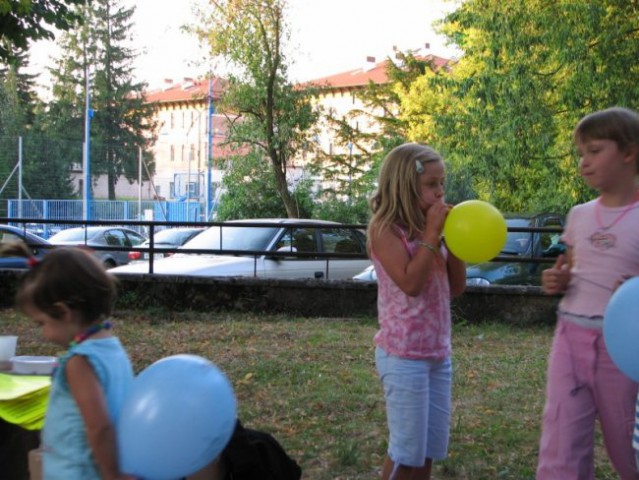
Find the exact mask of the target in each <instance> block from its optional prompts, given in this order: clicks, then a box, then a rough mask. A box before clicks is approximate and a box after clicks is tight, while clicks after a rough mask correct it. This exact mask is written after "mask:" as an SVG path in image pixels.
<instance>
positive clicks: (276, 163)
mask: <svg viewBox="0 0 639 480" xmlns="http://www.w3.org/2000/svg"><path fill="white" fill-rule="evenodd" d="M271 164H272V166H273V171H274V173H275V180H276V182H277V191H278V193H279V195H280V198H281V199H282V202H284V208H285V209H286V214H287V216H288V218H299V217H300V212H299V209H298V208H297V204H296V203H295V200H294V199H293V198H292V197H291V193H290V192H289V191H288V184H287V183H286V168H282V166H283V164H282V163H280V160H279V159H276V158H272V157H271Z"/></svg>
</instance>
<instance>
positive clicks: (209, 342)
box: [0, 310, 616, 480]
mask: <svg viewBox="0 0 639 480" xmlns="http://www.w3.org/2000/svg"><path fill="white" fill-rule="evenodd" d="M113 321H114V322H113V323H114V326H115V333H116V334H117V335H118V336H119V337H120V338H121V340H122V341H123V343H124V344H125V346H126V347H127V349H128V352H129V355H130V356H131V359H132V361H133V362H134V365H135V368H136V369H137V370H141V369H143V368H145V367H146V366H148V365H150V364H151V363H153V362H154V361H156V360H159V359H160V358H163V357H166V356H169V355H174V354H178V353H192V354H196V355H201V356H203V357H206V358H208V359H210V360H211V361H213V362H214V363H215V364H217V365H218V366H219V367H220V368H221V369H222V370H224V371H225V372H226V374H227V375H228V376H229V378H230V380H231V382H232V383H233V385H234V388H235V392H236V395H237V398H238V405H239V412H240V418H241V419H242V421H243V423H244V424H245V426H247V427H251V428H257V429H261V430H266V431H268V432H270V433H272V434H274V436H275V437H276V438H277V439H278V440H279V441H280V442H281V443H282V445H283V446H284V447H285V449H286V450H287V451H288V452H289V453H290V454H291V456H293V457H294V458H295V459H296V460H297V461H298V463H299V464H300V465H301V466H302V469H303V471H304V474H303V478H304V479H305V480H329V479H330V480H337V479H340V480H346V479H352V480H355V479H358V480H359V479H361V480H364V479H366V480H370V479H374V478H377V477H378V474H379V473H378V472H379V467H380V465H381V463H382V458H383V456H384V454H385V449H386V421H385V414H384V403H383V394H382V390H381V386H380V384H379V381H378V378H377V375H376V372H375V368H374V362H373V343H372V337H373V335H374V333H375V331H376V320H375V319H373V318H359V319H352V318H349V319H327V318H314V319H307V318H289V317H286V316H269V315H259V316H258V315H252V314H246V313H242V314H228V313H215V314H209V315H204V314H195V313H188V312H187V313H176V312H173V313H172V312H166V311H146V312H127V313H123V312H120V313H118V314H117V315H116V316H115V317H114V319H113ZM0 331H1V332H3V333H11V334H17V335H19V339H18V354H20V355H55V354H58V353H60V352H59V349H58V348H57V347H56V346H54V345H50V344H46V343H43V342H42V340H41V336H40V332H39V330H38V329H37V328H36V327H35V326H34V325H33V324H32V323H31V322H30V321H28V320H26V319H25V318H23V317H21V316H20V315H18V314H16V313H15V312H13V311H12V310H3V311H0ZM551 337H552V328H551V327H549V326H543V327H535V328H525V327H512V326H507V325H503V324H481V325H471V324H467V323H463V322H458V323H457V324H456V325H455V328H454V333H453V348H454V360H453V361H454V367H455V374H454V391H453V396H454V413H453V425H452V437H451V444H450V452H449V454H450V455H449V458H448V459H447V460H446V461H443V462H438V463H436V468H435V470H434V475H433V477H434V478H435V479H438V480H445V479H472V480H482V479H486V480H488V479H490V480H494V479H513V480H525V479H533V478H534V468H535V464H536V456H537V442H538V437H539V424H540V418H541V410H542V407H543V402H544V383H545V369H546V357H547V354H548V349H549V346H550V341H551ZM596 457H597V472H596V478H597V479H599V480H605V479H613V478H616V475H615V474H613V472H612V469H611V468H610V466H609V463H608V461H607V459H606V456H605V453H604V451H603V449H602V447H601V440H600V435H597V452H596Z"/></svg>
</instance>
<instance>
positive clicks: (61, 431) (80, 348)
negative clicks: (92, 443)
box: [42, 337, 134, 480]
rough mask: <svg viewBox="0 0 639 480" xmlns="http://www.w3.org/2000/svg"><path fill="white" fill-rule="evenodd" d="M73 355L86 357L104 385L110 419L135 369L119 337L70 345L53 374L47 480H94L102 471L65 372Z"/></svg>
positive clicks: (44, 442) (45, 461) (46, 427)
mask: <svg viewBox="0 0 639 480" xmlns="http://www.w3.org/2000/svg"><path fill="white" fill-rule="evenodd" d="M74 355H82V356H84V357H85V358H86V359H87V360H88V361H89V363H90V364H91V366H92V367H93V370H94V372H95V374H96V377H97V378H98V381H99V382H100V384H101V385H102V388H103V391H104V395H105V400H106V404H107V407H108V411H109V414H110V416H111V422H112V423H113V424H114V425H116V424H117V421H118V414H119V412H120V409H121V407H122V404H123V403H124V399H125V398H126V395H127V394H128V392H129V389H130V387H131V384H132V382H133V377H134V375H133V368H132V367H131V362H130V361H129V357H128V356H127V354H126V352H125V350H124V348H123V347H122V344H121V343H120V340H118V339H117V338H116V337H109V338H100V339H94V340H91V339H88V340H85V341H84V342H82V343H80V344H78V345H75V346H74V347H71V348H70V349H69V351H68V352H67V353H66V354H65V355H64V356H63V357H62V358H60V360H59V366H58V368H57V369H56V371H55V372H54V374H53V379H52V382H51V393H50V396H49V404H48V407H47V413H46V416H45V421H44V429H43V431H42V450H43V457H42V459H43V473H44V478H45V479H46V480H58V479H59V480H91V479H99V478H100V474H99V472H98V470H97V465H96V463H95V461H94V459H93V456H92V454H91V448H90V447H89V444H88V441H87V436H86V429H85V426H84V421H83V419H82V415H81V414H80V410H79V409H78V406H77V404H76V403H75V400H74V398H73V396H72V395H71V391H70V390H69V384H68V382H67V378H66V375H65V373H64V371H65V366H66V363H67V362H68V361H69V359H70V358H71V357H73V356H74Z"/></svg>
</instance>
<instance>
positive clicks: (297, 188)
mask: <svg viewBox="0 0 639 480" xmlns="http://www.w3.org/2000/svg"><path fill="white" fill-rule="evenodd" d="M222 188H223V191H224V193H223V194H222V197H221V199H220V207H219V209H218V211H217V215H218V218H217V219H218V220H220V221H224V220H234V219H240V218H280V217H285V216H286V210H285V208H284V205H283V203H282V201H281V199H280V198H279V197H278V196H277V193H276V192H277V189H276V185H275V177H274V176H273V173H272V170H271V168H270V165H269V163H268V162H265V161H264V157H263V155H262V153H261V151H260V150H258V149H256V150H253V151H252V152H249V153H247V154H246V155H243V156H235V157H234V158H233V159H232V161H231V162H230V166H229V167H228V168H227V171H226V173H225V175H224V178H223V179H222ZM288 188H289V190H290V191H291V197H292V199H293V201H294V202H295V204H296V210H297V211H298V212H300V217H306V218H310V217H311V216H312V209H313V203H312V201H311V195H310V182H308V181H304V180H302V181H300V182H297V183H296V184H294V185H293V184H292V185H289V187H288Z"/></svg>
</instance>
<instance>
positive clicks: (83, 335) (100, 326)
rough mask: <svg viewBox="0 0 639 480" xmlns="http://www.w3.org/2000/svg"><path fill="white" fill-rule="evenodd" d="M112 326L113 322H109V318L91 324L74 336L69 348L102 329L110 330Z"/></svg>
mask: <svg viewBox="0 0 639 480" xmlns="http://www.w3.org/2000/svg"><path fill="white" fill-rule="evenodd" d="M110 328H111V322H109V321H108V320H105V321H104V322H101V323H96V324H94V325H91V326H90V327H89V328H87V329H86V330H84V331H82V332H80V333H78V334H77V335H76V336H75V337H73V340H71V342H70V343H69V348H71V347H75V346H76V345H78V344H80V343H82V342H84V341H85V340H86V339H87V338H89V337H90V336H91V335H95V334H96V333H98V332H99V331H100V330H109V329H110Z"/></svg>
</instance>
